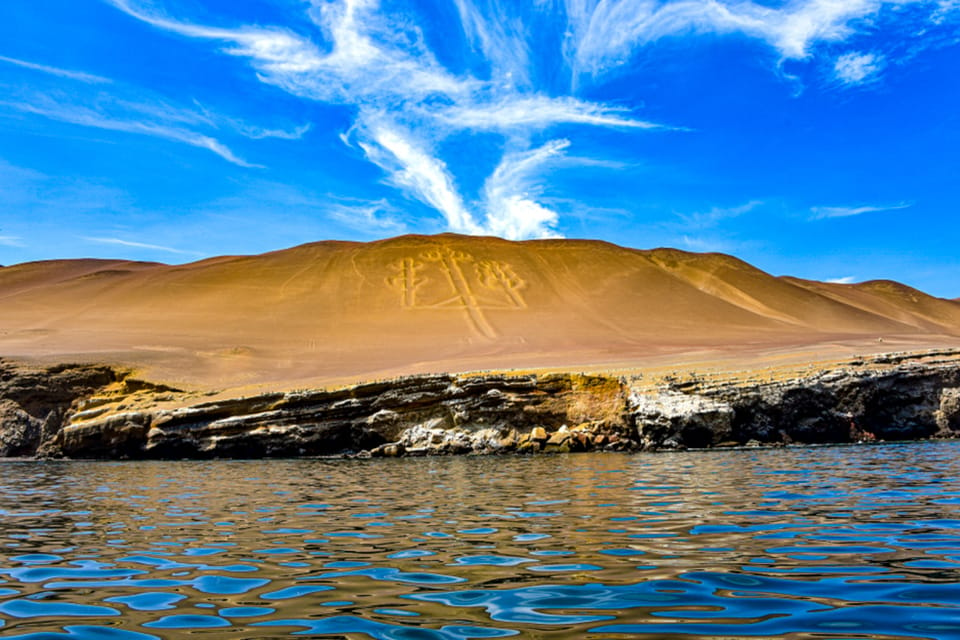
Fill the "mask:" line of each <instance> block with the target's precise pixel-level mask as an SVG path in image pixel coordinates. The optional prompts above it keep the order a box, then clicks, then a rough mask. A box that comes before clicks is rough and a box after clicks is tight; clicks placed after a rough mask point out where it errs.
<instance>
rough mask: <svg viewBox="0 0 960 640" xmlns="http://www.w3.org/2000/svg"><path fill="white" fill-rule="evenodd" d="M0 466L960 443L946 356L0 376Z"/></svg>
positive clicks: (958, 358) (959, 362)
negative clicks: (285, 373) (594, 369)
mask: <svg viewBox="0 0 960 640" xmlns="http://www.w3.org/2000/svg"><path fill="white" fill-rule="evenodd" d="M0 372H2V373H0V455H3V456H18V455H20V456H23V455H28V456H29V455H45V456H68V457H92V458H209V457H281V456H314V455H344V454H354V455H384V456H399V455H425V454H451V453H473V452H482V453H495V452H520V453H535V452H570V451H586V450H596V449H604V450H655V449H670V448H690V447H713V446H731V445H745V444H753V443H758V444H783V443H826V442H850V441H863V440H893V439H913V438H928V437H933V436H940V437H953V436H955V435H957V434H960V352H953V351H944V352H940V353H925V354H916V355H900V356H880V357H876V358H873V359H869V360H857V361H851V362H846V363H840V364H837V365H834V366H831V367H829V368H823V369H819V370H816V371H810V372H807V373H803V372H801V373H800V374H799V375H791V376H785V375H783V374H782V372H781V373H780V375H778V376H767V377H763V376H760V375H758V374H752V375H751V374H736V375H734V374H724V375H720V374H711V375H699V376H698V375H696V374H687V375H685V376H684V377H683V378H682V379H681V378H678V377H674V376H666V377H663V378H645V377H642V376H637V377H613V376H602V375H583V374H548V375H535V374H529V375H516V376H507V375H501V374H470V375H451V374H443V375H423V376H409V377H404V378H398V379H395V380H389V381H381V382H375V383H369V384H361V385H356V386H351V387H346V388H342V389H334V390H301V391H294V392H287V393H267V394H262V395H257V396H253V397H242V398H232V399H218V400H215V401H211V400H206V401H205V400H203V399H202V398H199V397H196V396H191V395H190V394H186V393H183V392H180V391H178V390H176V389H172V388H170V387H164V386H162V385H151V384H150V383H148V382H144V381H138V380H135V379H133V378H132V377H131V376H130V374H129V373H128V372H123V371H117V370H113V369H110V368H108V367H97V366H81V365H73V366H62V367H56V368H51V369H48V370H45V371H44V370H35V369H33V370H31V369H23V368H18V367H15V366H13V365H11V364H9V363H7V364H2V366H0Z"/></svg>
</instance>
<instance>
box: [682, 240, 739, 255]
mask: <svg viewBox="0 0 960 640" xmlns="http://www.w3.org/2000/svg"><path fill="white" fill-rule="evenodd" d="M680 241H681V243H682V244H683V246H684V247H685V248H686V249H687V250H688V251H698V252H702V253H735V252H736V251H737V249H739V248H740V246H741V245H739V244H735V243H732V242H728V241H726V240H717V239H715V238H705V237H699V236H682V237H681V238H680Z"/></svg>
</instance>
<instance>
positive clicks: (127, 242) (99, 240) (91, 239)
mask: <svg viewBox="0 0 960 640" xmlns="http://www.w3.org/2000/svg"><path fill="white" fill-rule="evenodd" d="M83 239H84V240H86V241H87V242H96V243H97V244H112V245H117V246H121V247H130V248H133V249H150V250H151V251H163V252H166V253H177V254H181V255H200V254H198V253H197V252H195V251H183V250H181V249H174V248H172V247H163V246H160V245H156V244H147V243H145V242H133V241H130V240H122V239H120V238H97V237H89V236H84V238H83Z"/></svg>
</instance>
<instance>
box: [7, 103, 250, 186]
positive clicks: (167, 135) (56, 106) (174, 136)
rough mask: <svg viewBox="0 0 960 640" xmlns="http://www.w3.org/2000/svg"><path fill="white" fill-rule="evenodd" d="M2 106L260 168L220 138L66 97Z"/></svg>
mask: <svg viewBox="0 0 960 640" xmlns="http://www.w3.org/2000/svg"><path fill="white" fill-rule="evenodd" d="M0 104H2V105H4V106H7V107H10V108H13V109H16V110H18V111H22V112H24V113H32V114H34V115H39V116H43V117H44V118H49V119H51V120H59V121H61V122H68V123H70V124H75V125H80V126H84V127H92V128H95V129H105V130H107V131H120V132H124V133H132V134H139V135H146V136H152V137H156V138H163V139H166V140H171V141H174V142H181V143H183V144H188V145H190V146H193V147H199V148H201V149H206V150H208V151H211V152H213V153H215V154H217V155H218V156H220V157H221V158H223V159H224V160H226V161H227V162H231V163H233V164H235V165H238V166H241V167H248V168H254V167H259V165H254V164H251V163H249V162H247V161H245V160H243V159H242V158H240V157H238V156H237V155H236V154H235V153H234V152H233V151H231V150H230V149H229V148H228V147H227V146H226V145H224V144H223V143H221V142H220V141H218V140H217V139H215V138H213V137H211V136H208V135H205V134H202V133H199V132H196V131H193V130H190V129H187V128H185V127H182V126H177V125H176V124H173V123H170V122H169V121H167V122H164V121H161V122H151V121H149V120H142V119H133V118H129V117H123V116H118V115H113V114H111V113H108V112H107V111H106V110H105V109H103V107H102V106H100V105H98V106H97V107H96V108H94V107H87V106H84V105H79V104H75V103H73V102H72V101H71V99H69V98H67V97H65V96H60V97H53V96H51V95H34V96H32V97H31V98H30V99H28V100H26V101H20V102H13V101H2V102H0ZM143 110H145V109H140V111H143Z"/></svg>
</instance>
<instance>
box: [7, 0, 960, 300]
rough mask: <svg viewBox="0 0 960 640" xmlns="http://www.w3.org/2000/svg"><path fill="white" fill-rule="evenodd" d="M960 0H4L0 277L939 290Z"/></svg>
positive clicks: (958, 238) (955, 152)
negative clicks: (534, 251) (273, 276)
mask: <svg viewBox="0 0 960 640" xmlns="http://www.w3.org/2000/svg"><path fill="white" fill-rule="evenodd" d="M958 71H960V0H915V1H911V0H898V1H893V2H885V1H882V0H793V1H787V2H782V1H779V0H753V1H752V2H751V1H728V0H677V1H673V2H657V1H653V0H599V1H598V0H527V1H523V2H522V1H520V0H382V1H379V2H378V1H376V0H6V1H5V2H2V3H0V264H13V263H17V262H23V261H28V260H38V259H47V258H67V257H121V258H131V259H140V260H156V261H162V262H187V261H192V260H196V259H200V258H203V257H207V256H212V255H220V254H240V253H259V252H263V251H269V250H274V249H280V248H284V247H288V246H292V245H296V244H301V243H304V242H311V241H316V240H324V239H349V240H372V239H376V238H382V237H386V236H392V235H397V234H400V233H438V232H443V231H456V232H461V233H477V234H492V235H499V236H503V237H507V238H536V237H557V236H563V237H585V238H597V239H602V240H608V241H612V242H615V243H618V244H622V245H626V246H630V247H637V248H652V247H658V246H674V247H678V248H681V249H688V250H693V251H722V252H726V253H732V254H735V255H737V256H739V257H741V258H743V259H745V260H747V261H749V262H751V263H753V264H755V265H757V266H758V267H760V268H762V269H764V270H767V271H770V272H772V273H774V274H777V275H781V274H788V275H796V276H800V277H806V278H816V279H822V280H839V281H860V280H867V279H874V278H892V279H897V280H901V281H903V282H906V283H907V284H910V285H912V286H916V287H919V288H921V289H924V290H926V291H928V292H930V293H933V294H935V295H940V296H944V297H956V296H960V257H958V254H960V252H958V246H960V220H958V217H957V212H958V210H960V82H958V79H957V74H958Z"/></svg>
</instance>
